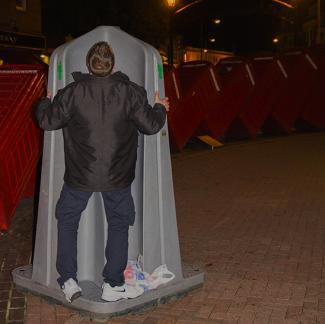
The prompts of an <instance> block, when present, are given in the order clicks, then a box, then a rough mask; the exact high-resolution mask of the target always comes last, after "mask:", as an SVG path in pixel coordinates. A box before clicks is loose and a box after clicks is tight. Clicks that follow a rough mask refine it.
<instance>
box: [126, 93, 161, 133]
mask: <svg viewBox="0 0 325 324" xmlns="http://www.w3.org/2000/svg"><path fill="white" fill-rule="evenodd" d="M131 106H132V108H131V112H130V114H131V116H130V118H131V119H132V120H133V122H134V123H135V125H136V127H137V128H138V130H139V131H140V132H141V133H143V134H146V135H153V134H156V133H158V132H159V131H160V129H161V128H162V127H163V126H164V124H165V121H166V109H165V107H164V106H163V105H161V104H154V106H153V107H151V105H150V104H149V103H148V98H147V92H146V90H145V89H144V88H142V87H132V93H131Z"/></svg>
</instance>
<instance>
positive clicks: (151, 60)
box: [13, 27, 204, 317]
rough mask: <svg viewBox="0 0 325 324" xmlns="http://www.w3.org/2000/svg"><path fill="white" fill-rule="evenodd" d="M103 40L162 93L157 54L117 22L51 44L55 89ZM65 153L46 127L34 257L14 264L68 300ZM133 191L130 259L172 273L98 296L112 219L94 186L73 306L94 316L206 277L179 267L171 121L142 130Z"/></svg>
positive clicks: (153, 300) (25, 284)
mask: <svg viewBox="0 0 325 324" xmlns="http://www.w3.org/2000/svg"><path fill="white" fill-rule="evenodd" d="M99 41H107V42H108V43H109V44H110V45H111V46H112V48H113V51H114V53H115V61H116V63H115V70H120V71H122V72H124V73H126V74H127V75H128V76H129V77H130V79H131V80H132V81H134V82H136V83H137V84H139V85H142V86H144V87H145V88H146V90H147V93H148V98H149V100H150V102H151V103H152V101H153V98H154V92H155V91H156V90H159V92H160V94H161V96H164V82H163V68H162V62H161V58H160V55H159V53H158V52H157V51H156V50H155V49H154V48H153V47H151V46H150V45H148V44H146V43H144V42H142V41H140V40H138V39H136V38H134V37H132V36H130V35H128V34H126V33H125V32H123V31H122V30H121V29H119V28H117V27H98V28H96V29H94V30H93V31H91V32H89V33H87V34H85V35H83V36H81V37H79V38H77V39H75V40H73V41H71V42H69V43H66V44H64V45H62V46H60V47H59V48H57V49H56V50H55V51H54V53H53V54H52V56H51V61H50V70H49V83H48V88H49V90H51V92H52V93H53V94H55V93H57V91H58V90H59V89H61V88H63V87H64V86H66V85H67V84H69V83H70V82H72V81H73V80H72V76H71V73H72V72H74V71H81V72H88V71H87V68H86V64H85V62H86V54H87V51H88V49H89V48H90V47H91V46H92V45H93V44H94V43H96V42H99ZM90 108H91V107H90ZM103 145H105V143H103ZM63 153H64V151H63V137H62V132H61V130H58V131H51V132H45V136H44V151H43V164H42V180H41V190H40V200H39V201H40V202H39V209H38V221H37V232H36V244H35V253H34V262H33V265H32V266H30V265H29V266H25V267H20V268H17V269H15V270H14V271H13V278H14V282H15V283H16V285H17V286H20V287H22V288H25V289H27V290H30V291H32V292H34V293H37V294H41V295H45V296H47V297H51V298H54V299H56V300H58V301H60V302H62V303H66V301H65V298H64V296H63V294H62V292H61V291H60V289H59V286H58V284H57V282H56V279H57V277H58V274H57V272H56V268H55V261H56V244H57V224H56V219H55V215H54V214H55V205H56V202H57V200H58V198H59V194H60V191H61V188H62V185H63V174H64V154H63ZM132 194H133V197H134V202H135V206H136V221H135V224H134V226H133V227H131V228H130V237H129V260H137V258H138V256H139V255H141V256H142V262H143V270H144V271H146V272H148V273H151V272H152V271H153V270H154V269H155V268H156V267H158V266H159V265H161V264H166V265H167V267H168V269H169V270H170V271H172V272H173V273H174V274H175V279H174V280H173V281H171V282H169V283H168V284H166V285H164V286H160V287H158V288H157V289H155V290H151V291H149V292H146V293H144V294H143V295H142V296H140V297H138V298H136V299H133V300H132V299H130V300H121V301H118V302H113V303H107V302H104V301H102V300H101V299H100V296H101V288H100V287H101V284H102V277H101V272H102V268H103V266H104V263H105V256H104V249H105V244H106V239H107V225H106V219H105V213H104V208H103V202H102V198H101V196H100V194H99V193H94V194H93V195H92V197H91V199H90V200H89V203H88V206H87V208H86V210H85V211H84V213H83V214H82V218H81V222H80V227H79V234H78V279H79V282H80V285H81V286H82V288H83V296H82V297H80V298H79V299H77V300H76V301H74V302H73V303H72V304H69V305H70V306H72V307H74V308H77V309H79V310H82V311H86V312H89V313H91V314H94V315H95V316H99V317H110V316H111V315H112V314H116V313H123V312H128V311H131V310H133V309H134V308H139V307H142V306H145V305H146V304H148V303H149V304H157V302H159V300H161V299H162V298H165V297H166V298H167V297H168V296H172V295H180V293H181V292H183V291H186V290H189V289H192V288H194V287H196V286H199V285H201V284H202V282H203V279H204V276H203V274H198V275H196V276H192V277H189V278H186V279H184V278H183V274H182V266H181V258H180V250H179V241H178V231H177V221H176V212H175V202H174V191H173V182H172V170H171V162H170V151H169V142H168V129H167V125H165V126H164V127H163V129H162V130H161V131H160V132H159V133H158V134H157V135H153V136H139V143H138V159H137V166H136V177H135V180H134V182H133V184H132Z"/></svg>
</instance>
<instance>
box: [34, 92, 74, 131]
mask: <svg viewBox="0 0 325 324" xmlns="http://www.w3.org/2000/svg"><path fill="white" fill-rule="evenodd" d="M72 100H73V99H72V88H71V87H70V88H65V89H62V90H59V92H58V93H57V94H56V96H55V97H54V99H53V101H52V102H51V100H50V99H49V98H44V99H42V100H41V101H40V102H39V104H38V105H37V107H36V111H35V115H36V119H37V122H38V125H39V127H40V128H42V129H44V130H47V131H50V130H55V129H60V128H63V127H65V126H66V125H67V123H68V121H69V120H70V118H71V114H72Z"/></svg>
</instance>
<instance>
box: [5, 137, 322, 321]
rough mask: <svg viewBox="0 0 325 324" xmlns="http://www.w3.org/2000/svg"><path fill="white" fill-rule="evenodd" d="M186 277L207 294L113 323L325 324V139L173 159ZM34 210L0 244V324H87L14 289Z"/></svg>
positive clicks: (25, 205) (20, 215)
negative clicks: (198, 275) (194, 275)
mask: <svg viewBox="0 0 325 324" xmlns="http://www.w3.org/2000/svg"><path fill="white" fill-rule="evenodd" d="M172 162H173V170H174V184H175V195H176V205H177V215H178V224H179V234H180V244H181V254H182V259H183V263H184V271H185V272H187V273H188V272H193V271H194V272H195V271H205V272H206V274H207V276H206V281H205V284H204V286H203V288H201V289H199V290H196V291H193V292H191V293H189V294H188V295H187V296H186V297H184V298H182V299H180V300H177V301H175V302H172V303H169V304H166V305H161V306H159V307H157V308H155V309H152V310H148V311H146V312H144V313H143V314H137V315H129V316H123V317H118V318H114V319H112V320H110V321H108V322H107V323H115V324H116V323H120V324H122V323H129V324H131V323H134V324H137V323H145V324H151V323H152V324H153V323H159V324H169V323H178V324H187V323H197V324H200V323H224V324H232V323H238V324H246V323H247V324H248V323H251V324H259V323H261V324H282V323H287V324H296V323H303V324H307V323H308V324H309V323H310V324H320V323H325V280H324V278H323V276H324V274H325V267H324V265H323V263H324V261H323V260H324V246H325V199H324V197H325V134H324V133H314V134H304V135H294V136H289V137H281V138H273V139H261V140H258V141H251V142H247V143H236V144H234V145H227V146H225V147H223V148H220V149H218V150H215V151H209V150H188V151H185V152H183V153H181V154H176V155H174V156H173V161H172ZM31 207H32V206H31V202H30V201H23V202H22V204H21V206H20V208H19V211H17V214H16V217H15V221H14V223H13V226H12V227H11V231H10V232H9V233H8V234H7V235H3V236H2V237H1V238H0V257H1V271H0V323H22V322H23V317H24V318H25V320H24V323H27V324H36V323H37V324H41V323H53V324H54V323H67V324H69V323H70V324H73V323H83V324H85V323H91V322H90V320H89V319H87V318H83V317H80V316H79V315H78V314H76V313H75V312H73V311H71V310H68V309H66V308H64V307H62V306H58V305H54V304H49V303H47V302H46V301H44V300H43V299H41V298H39V297H34V296H31V295H26V300H27V303H26V310H24V309H25V304H24V300H25V297H24V295H22V294H20V293H19V292H17V291H15V289H13V287H12V284H11V281H10V277H9V271H10V270H11V269H12V268H14V267H16V266H18V265H20V264H26V263H27V262H28V259H29V256H30V250H31Z"/></svg>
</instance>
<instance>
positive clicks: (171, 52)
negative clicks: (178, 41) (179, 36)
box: [166, 0, 176, 66]
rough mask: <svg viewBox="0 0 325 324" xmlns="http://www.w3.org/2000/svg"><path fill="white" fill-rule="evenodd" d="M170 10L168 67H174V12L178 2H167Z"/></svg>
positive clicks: (171, 0) (170, 0)
mask: <svg viewBox="0 0 325 324" xmlns="http://www.w3.org/2000/svg"><path fill="white" fill-rule="evenodd" d="M166 4H167V7H168V8H169V46H168V65H169V66H172V65H173V62H174V57H173V56H174V48H173V11H174V8H175V6H176V0H166Z"/></svg>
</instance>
